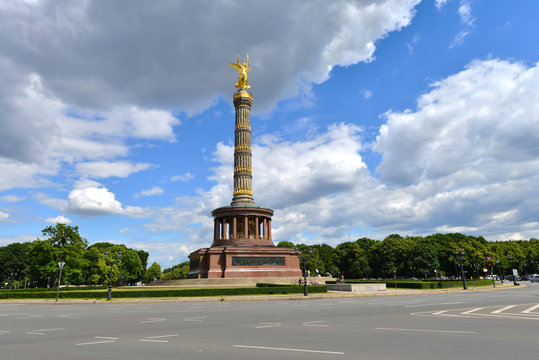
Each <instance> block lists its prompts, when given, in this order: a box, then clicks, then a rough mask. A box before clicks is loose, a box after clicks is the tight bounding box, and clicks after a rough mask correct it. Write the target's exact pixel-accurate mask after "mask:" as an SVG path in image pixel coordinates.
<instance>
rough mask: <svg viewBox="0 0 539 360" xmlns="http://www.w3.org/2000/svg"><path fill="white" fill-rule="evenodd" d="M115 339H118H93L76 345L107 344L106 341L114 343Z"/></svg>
mask: <svg viewBox="0 0 539 360" xmlns="http://www.w3.org/2000/svg"><path fill="white" fill-rule="evenodd" d="M115 341H116V340H103V341H92V342H87V343H79V344H76V345H77V346H79V345H95V344H106V343H113V342H115Z"/></svg>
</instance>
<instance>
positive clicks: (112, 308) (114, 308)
mask: <svg viewBox="0 0 539 360" xmlns="http://www.w3.org/2000/svg"><path fill="white" fill-rule="evenodd" d="M123 309H124V308H123V307H110V308H108V309H107V310H123Z"/></svg>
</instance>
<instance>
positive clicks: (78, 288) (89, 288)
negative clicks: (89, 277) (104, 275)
mask: <svg viewBox="0 0 539 360" xmlns="http://www.w3.org/2000/svg"><path fill="white" fill-rule="evenodd" d="M106 289H108V286H69V287H61V288H60V291H61V292H63V291H94V290H106ZM56 290H57V288H56V287H51V288H28V289H5V290H4V291H13V292H34V293H35V292H47V291H56ZM0 291H2V290H0Z"/></svg>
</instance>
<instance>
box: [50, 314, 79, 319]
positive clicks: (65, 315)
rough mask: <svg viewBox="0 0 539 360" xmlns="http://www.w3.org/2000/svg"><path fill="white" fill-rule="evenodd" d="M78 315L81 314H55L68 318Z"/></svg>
mask: <svg viewBox="0 0 539 360" xmlns="http://www.w3.org/2000/svg"><path fill="white" fill-rule="evenodd" d="M78 315H82V314H62V315H56V317H61V318H68V317H72V316H78Z"/></svg>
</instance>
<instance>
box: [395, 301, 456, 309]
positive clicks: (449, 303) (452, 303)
mask: <svg viewBox="0 0 539 360" xmlns="http://www.w3.org/2000/svg"><path fill="white" fill-rule="evenodd" d="M455 304H466V301H454V302H446V303H437V304H418V305H406V306H405V307H407V308H411V307H419V306H438V305H455Z"/></svg>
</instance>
